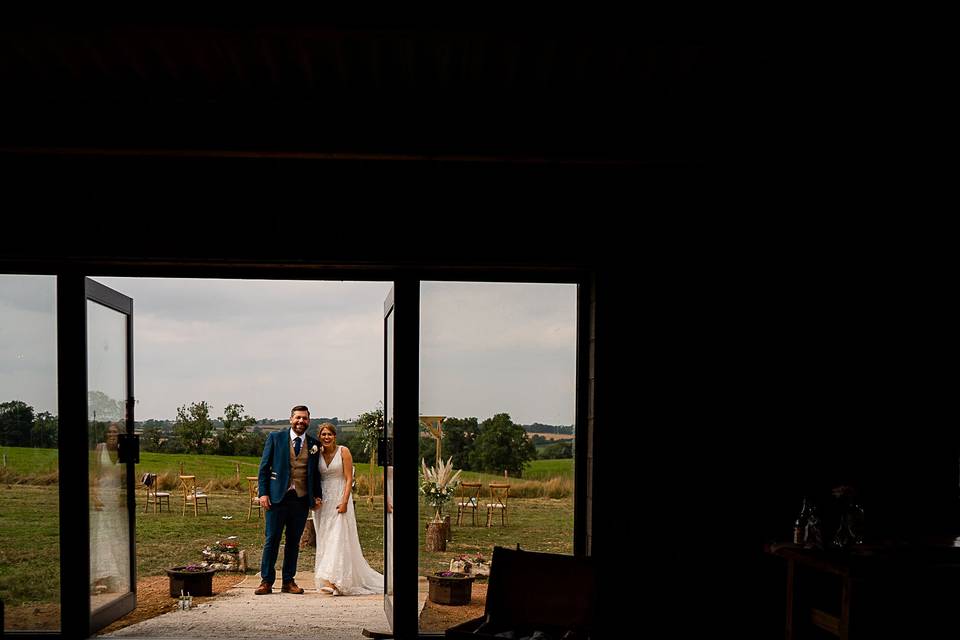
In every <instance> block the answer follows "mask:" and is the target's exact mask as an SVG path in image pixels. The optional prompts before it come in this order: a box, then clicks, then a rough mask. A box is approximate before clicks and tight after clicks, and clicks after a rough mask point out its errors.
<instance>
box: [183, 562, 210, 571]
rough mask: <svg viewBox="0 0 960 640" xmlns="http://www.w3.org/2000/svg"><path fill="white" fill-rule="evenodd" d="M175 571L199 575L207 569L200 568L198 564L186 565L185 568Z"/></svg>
mask: <svg viewBox="0 0 960 640" xmlns="http://www.w3.org/2000/svg"><path fill="white" fill-rule="evenodd" d="M177 571H186V572H187V573H200V572H202V571H208V569H207V567H204V566H201V565H199V564H188V565H187V566H185V567H182V568H179V569H177Z"/></svg>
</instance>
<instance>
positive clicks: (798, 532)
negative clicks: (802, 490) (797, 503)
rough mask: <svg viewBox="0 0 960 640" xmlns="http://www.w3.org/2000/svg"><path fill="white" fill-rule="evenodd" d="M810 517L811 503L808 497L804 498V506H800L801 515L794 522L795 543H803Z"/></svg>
mask: <svg viewBox="0 0 960 640" xmlns="http://www.w3.org/2000/svg"><path fill="white" fill-rule="evenodd" d="M809 519H810V505H809V504H808V503H807V498H806V497H804V498H803V506H802V507H801V508H800V515H798V516H797V519H796V520H795V521H794V522H793V544H803V542H804V537H805V535H806V527H807V520H809Z"/></svg>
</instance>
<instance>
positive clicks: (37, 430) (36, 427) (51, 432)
mask: <svg viewBox="0 0 960 640" xmlns="http://www.w3.org/2000/svg"><path fill="white" fill-rule="evenodd" d="M30 442H31V444H32V445H33V446H34V447H43V448H45V449H56V447H57V416H55V415H52V414H51V413H50V412H48V411H42V412H40V413H38V414H37V417H36V418H34V419H33V428H32V429H31V432H30Z"/></svg>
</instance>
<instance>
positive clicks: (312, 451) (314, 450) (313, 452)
mask: <svg viewBox="0 0 960 640" xmlns="http://www.w3.org/2000/svg"><path fill="white" fill-rule="evenodd" d="M317 451H319V449H317V445H313V446H312V447H310V455H312V456H315V455H317Z"/></svg>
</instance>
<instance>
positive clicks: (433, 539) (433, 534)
mask: <svg viewBox="0 0 960 640" xmlns="http://www.w3.org/2000/svg"><path fill="white" fill-rule="evenodd" d="M425 546H426V549H427V551H446V550H447V537H446V534H445V532H444V530H443V523H442V522H429V523H427V539H426V545H425Z"/></svg>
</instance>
